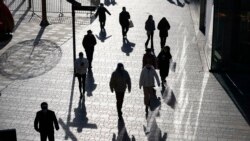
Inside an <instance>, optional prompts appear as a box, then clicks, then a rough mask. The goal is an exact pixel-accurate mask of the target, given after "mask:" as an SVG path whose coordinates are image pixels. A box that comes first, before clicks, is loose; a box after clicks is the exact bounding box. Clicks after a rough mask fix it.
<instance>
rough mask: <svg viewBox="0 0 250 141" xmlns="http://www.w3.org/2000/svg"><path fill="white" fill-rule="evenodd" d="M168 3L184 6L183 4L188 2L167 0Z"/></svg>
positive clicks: (185, 0)
mask: <svg viewBox="0 0 250 141" xmlns="http://www.w3.org/2000/svg"><path fill="white" fill-rule="evenodd" d="M167 1H168V2H169V3H171V4H174V5H176V6H179V7H184V6H185V4H189V3H190V2H189V1H188V0H184V2H183V3H182V2H180V0H176V3H175V2H174V1H173V0H167Z"/></svg>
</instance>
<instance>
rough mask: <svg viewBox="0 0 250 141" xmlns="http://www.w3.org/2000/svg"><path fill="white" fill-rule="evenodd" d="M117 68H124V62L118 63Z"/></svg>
mask: <svg viewBox="0 0 250 141" xmlns="http://www.w3.org/2000/svg"><path fill="white" fill-rule="evenodd" d="M116 70H124V66H123V64H122V63H118V64H117V68H116Z"/></svg>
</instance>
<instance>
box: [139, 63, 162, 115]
mask: <svg viewBox="0 0 250 141" xmlns="http://www.w3.org/2000/svg"><path fill="white" fill-rule="evenodd" d="M154 79H156V82H157V84H158V86H160V80H159V77H158V75H157V73H156V71H155V69H154V67H153V66H152V65H150V64H147V65H146V66H145V67H144V68H143V69H142V71H141V75H140V81H139V88H140V89H141V87H143V92H144V105H145V106H146V108H145V112H146V117H147V116H148V107H149V106H150V97H151V96H153V94H154V87H155V82H154Z"/></svg>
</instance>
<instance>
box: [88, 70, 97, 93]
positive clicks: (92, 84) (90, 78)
mask: <svg viewBox="0 0 250 141" xmlns="http://www.w3.org/2000/svg"><path fill="white" fill-rule="evenodd" d="M86 81H87V83H86V92H87V96H93V94H92V92H93V91H94V90H95V89H96V87H97V84H95V79H94V77H93V72H92V70H91V69H90V70H89V71H88V74H87V80H86Z"/></svg>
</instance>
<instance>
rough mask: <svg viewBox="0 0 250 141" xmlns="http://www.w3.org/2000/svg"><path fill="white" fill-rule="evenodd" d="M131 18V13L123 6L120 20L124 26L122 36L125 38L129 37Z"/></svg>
mask: <svg viewBox="0 0 250 141" xmlns="http://www.w3.org/2000/svg"><path fill="white" fill-rule="evenodd" d="M129 19H130V14H129V12H127V11H126V7H122V12H121V13H120V15H119V22H120V25H121V26H122V36H123V38H126V37H127V32H128V30H129Z"/></svg>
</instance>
